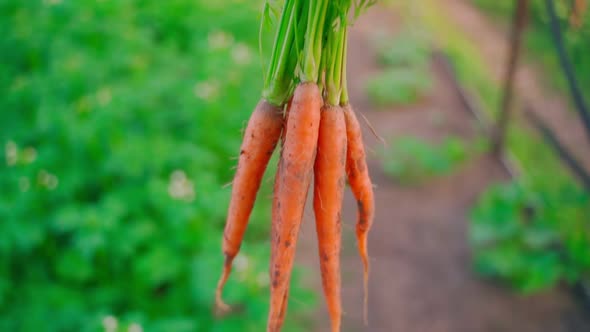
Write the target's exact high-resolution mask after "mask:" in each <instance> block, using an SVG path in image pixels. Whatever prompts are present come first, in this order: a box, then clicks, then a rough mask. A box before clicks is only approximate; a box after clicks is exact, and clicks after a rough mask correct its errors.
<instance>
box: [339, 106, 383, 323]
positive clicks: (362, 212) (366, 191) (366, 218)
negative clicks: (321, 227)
mask: <svg viewBox="0 0 590 332" xmlns="http://www.w3.org/2000/svg"><path fill="white" fill-rule="evenodd" d="M343 109H344V118H345V120H346V136H347V139H348V147H347V152H346V174H347V176H348V183H349V184H350V189H351V190H352V193H353V194H354V197H355V198H356V201H357V205H358V218H357V224H356V238H357V241H358V247H359V253H360V255H361V260H362V261H363V267H364V271H363V272H364V283H363V285H364V290H365V299H364V311H363V318H364V320H365V324H366V323H367V316H368V291H369V289H368V288H369V254H368V252H367V237H368V233H369V229H370V228H371V224H372V223H373V217H374V213H375V199H374V197H373V185H372V183H371V178H370V177H369V170H368V168H367V161H366V155H365V148H364V147H363V137H362V133H361V126H360V125H359V122H358V120H357V118H356V116H355V115H354V111H353V110H352V108H351V107H350V106H349V105H346V106H343Z"/></svg>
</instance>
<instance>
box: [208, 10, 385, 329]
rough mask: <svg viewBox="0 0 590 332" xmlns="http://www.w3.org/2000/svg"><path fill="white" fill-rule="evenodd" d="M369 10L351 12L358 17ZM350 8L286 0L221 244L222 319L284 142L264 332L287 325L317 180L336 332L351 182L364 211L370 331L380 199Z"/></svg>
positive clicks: (324, 267)
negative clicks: (356, 92) (353, 71)
mask: <svg viewBox="0 0 590 332" xmlns="http://www.w3.org/2000/svg"><path fill="white" fill-rule="evenodd" d="M373 2H374V1H367V0H359V1H357V2H356V3H354V7H355V10H354V12H355V15H354V16H358V15H359V13H361V11H362V10H363V9H364V8H366V7H368V6H369V5H371V4H372V3H373ZM351 7H353V1H352V0H286V2H285V4H284V7H283V10H282V14H281V18H280V21H279V26H278V28H277V34H276V37H275V40H274V46H273V50H272V55H271V61H270V63H269V65H268V70H267V73H266V76H265V85H264V91H263V93H262V100H261V101H260V102H259V104H258V106H257V107H256V109H255V110H254V112H253V114H252V116H251V118H250V121H249V122H248V126H247V128H246V131H245V133H244V141H243V143H242V147H241V149H240V157H239V160H238V168H237V171H236V174H235V177H234V181H233V187H232V196H231V201H230V206H229V211H228V217H227V221H226V226H225V231H224V235H223V245H222V246H223V253H224V255H225V263H224V268H223V273H222V276H221V278H220V280H219V283H218V286H217V291H216V306H217V309H218V310H220V311H227V310H228V309H229V307H228V306H227V305H226V304H225V303H224V302H223V301H222V296H221V294H222V291H223V288H224V285H225V283H226V281H227V278H228V277H229V274H230V271H231V267H232V261H233V259H234V257H235V256H236V255H237V253H238V251H239V248H240V245H241V242H242V239H243V236H244V232H245V230H246V226H247V223H248V219H249V217H250V213H251V211H252V208H253V206H254V201H255V199H256V194H257V191H258V189H259V187H260V181H261V179H262V176H263V174H264V171H265V170H266V167H267V164H268V161H269V159H270V156H271V155H272V153H273V151H274V149H275V148H276V145H277V143H278V141H279V140H280V141H281V151H280V159H279V165H278V169H277V173H276V177H275V183H274V193H273V205H272V226H271V261H270V281H271V287H270V310H269V315H268V325H267V331H273V332H274V331H280V330H281V327H282V325H283V322H284V318H285V314H286V309H287V302H288V294H289V283H290V278H291V270H292V268H293V262H294V258H295V248H296V244H297V239H298V235H299V228H300V225H301V220H302V218H303V211H304V207H305V202H306V200H307V194H308V191H309V187H310V185H311V182H312V179H313V180H314V188H313V208H314V214H315V218H316V231H317V236H318V242H319V243H318V248H319V257H320V270H321V277H322V285H323V289H324V295H325V298H326V302H327V307H328V312H329V314H330V320H331V325H332V331H340V321H341V316H342V309H341V296H340V288H341V282H340V248H341V209H342V199H343V195H344V189H345V183H346V180H348V183H349V185H350V188H351V190H352V192H353V194H354V196H355V197H356V200H357V202H358V219H357V226H356V237H357V240H358V247H359V252H360V254H361V258H362V262H363V267H364V287H365V302H364V303H365V311H364V317H365V321H366V316H367V310H366V308H367V287H368V273H369V260H368V253H367V235H368V232H369V229H370V227H371V223H372V221H373V215H374V199H373V189H372V184H371V180H370V178H369V173H368V168H367V165H366V161H365V158H366V156H365V151H364V146H363V142H362V136H361V131H360V126H359V123H358V121H357V118H356V116H355V114H354V111H353V110H352V107H351V106H350V105H349V101H348V92H347V87H346V47H347V29H348V25H349V23H350V22H349V11H350V9H351Z"/></svg>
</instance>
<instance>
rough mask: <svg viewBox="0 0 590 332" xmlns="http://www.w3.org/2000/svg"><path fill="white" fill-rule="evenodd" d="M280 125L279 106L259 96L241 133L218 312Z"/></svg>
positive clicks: (224, 239)
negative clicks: (242, 134)
mask: <svg viewBox="0 0 590 332" xmlns="http://www.w3.org/2000/svg"><path fill="white" fill-rule="evenodd" d="M282 126H283V117H282V113H281V108H280V107H278V106H274V105H272V104H270V103H268V102H267V101H264V100H261V101H260V102H259V103H258V105H257V106H256V109H255V110H254V112H253V113H252V116H251V117H250V120H249V121H248V126H247V127H246V131H245V133H244V140H243V142H242V146H241V148H240V157H239V160H238V168H237V171H236V175H235V176H234V181H233V187H232V194H231V200H230V204H229V210H228V214H227V220H226V224H225V230H224V232H223V245H222V246H223V253H224V255H225V262H224V266H223V273H222V275H221V278H220V279H219V282H218V284H217V290H216V292H215V302H216V305H217V310H219V311H221V312H224V311H227V310H228V309H229V307H228V306H227V304H225V303H224V302H223V300H222V298H221V294H222V291H223V287H224V286H225V283H226V281H227V278H228V277H229V274H230V272H231V266H232V261H233V259H234V257H235V256H236V255H237V254H238V252H239V250H240V246H241V244H242V239H243V237H244V232H245V231H246V226H247V225H248V219H249V218H250V213H251V212H252V208H253V206H254V202H255V200H256V193H257V192H258V188H259V187H260V182H261V180H262V176H263V175H264V171H265V170H266V166H267V164H268V161H269V159H270V157H271V155H272V153H273V151H274V149H275V147H276V144H277V141H278V139H279V137H280V135H281V129H282Z"/></svg>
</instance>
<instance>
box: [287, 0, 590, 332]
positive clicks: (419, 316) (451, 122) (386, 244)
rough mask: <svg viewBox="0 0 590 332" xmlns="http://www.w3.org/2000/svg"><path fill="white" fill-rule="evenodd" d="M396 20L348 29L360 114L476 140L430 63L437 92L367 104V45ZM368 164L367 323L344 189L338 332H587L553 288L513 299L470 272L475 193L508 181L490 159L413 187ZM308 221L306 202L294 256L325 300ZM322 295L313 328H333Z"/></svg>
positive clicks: (387, 130) (375, 19) (379, 123)
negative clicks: (390, 103)
mask: <svg viewBox="0 0 590 332" xmlns="http://www.w3.org/2000/svg"><path fill="white" fill-rule="evenodd" d="M395 22H396V17H395V15H394V14H393V13H391V12H390V11H388V10H387V9H384V8H382V7H375V8H372V9H371V10H369V11H368V12H367V14H366V15H364V16H362V18H361V19H360V21H358V22H357V24H356V25H355V26H354V28H353V29H352V31H351V33H350V38H351V41H350V45H351V49H350V50H349V52H350V53H349V77H351V79H349V82H350V84H351V86H350V89H351V100H352V102H353V104H354V105H355V106H356V109H357V111H358V112H360V113H362V114H364V115H365V116H366V117H367V118H368V120H369V121H370V122H371V123H372V124H373V126H374V127H375V129H376V130H377V132H379V133H380V134H381V135H382V136H384V137H385V138H386V139H391V138H395V137H398V136H403V135H415V136H420V137H424V138H426V139H432V140H437V139H440V138H442V137H445V136H447V135H450V134H452V135H458V136H461V137H465V138H471V137H475V136H476V135H477V134H478V133H477V131H476V129H475V128H476V125H475V121H474V120H473V119H472V118H471V117H470V115H469V114H468V113H467V112H466V111H465V110H464V108H463V107H462V106H461V103H460V101H459V99H458V97H457V96H456V94H455V92H454V91H453V90H452V88H451V84H450V83H449V81H448V80H446V79H445V76H444V75H443V73H442V71H441V68H440V67H439V66H438V65H437V64H435V63H433V64H432V72H433V76H434V80H435V86H434V89H433V91H432V93H431V94H430V95H429V96H428V97H427V98H425V99H424V100H423V101H421V102H420V103H418V104H417V105H413V106H411V107H397V108H395V109H391V110H375V109H373V108H372V106H371V105H370V103H369V102H368V100H367V97H366V94H365V92H364V86H365V83H366V80H367V78H368V77H370V76H371V75H372V74H374V73H375V72H378V71H379V68H378V67H377V66H376V65H375V61H374V58H375V54H374V53H373V51H372V49H373V48H372V45H371V44H370V42H369V41H370V40H371V38H372V37H373V36H374V35H375V33H376V32H387V33H388V34H389V35H394V34H395V31H396V29H397V27H396V25H395ZM352 78H353V79H352ZM364 129H365V130H366V132H365V133H364V134H365V136H364V137H365V142H366V143H367V144H368V146H369V147H370V148H371V149H373V150H378V149H379V148H380V143H379V141H378V140H376V139H375V138H374V136H372V134H371V133H370V131H369V130H368V129H367V127H366V126H365V128H364ZM369 167H370V170H371V174H372V177H373V182H374V183H375V185H376V189H375V193H376V209H377V215H376V220H375V225H374V228H373V230H372V232H371V234H370V245H369V250H370V254H371V257H372V271H371V285H370V291H369V293H370V298H369V302H370V303H369V312H370V314H369V326H368V327H365V326H363V324H362V302H363V301H362V267H361V263H360V259H359V257H358V254H357V251H356V242H355V237H354V223H355V216H356V204H355V202H354V199H353V198H352V196H351V195H350V193H349V192H347V195H346V197H345V202H344V213H343V227H344V228H343V253H342V266H343V271H342V278H343V302H344V303H343V306H344V311H345V315H344V317H343V331H380V332H381V331H383V332H385V331H387V332H391V331H400V332H424V331H428V332H488V331H489V332H492V331H493V332H499V331H502V332H512V331H514V332H538V331H552V332H554V331H564V332H565V331H568V332H572V331H590V322H584V319H583V318H582V317H583V316H582V315H581V313H580V312H579V311H578V309H577V307H576V306H575V305H574V304H573V303H572V301H571V300H570V298H569V296H567V295H566V294H565V293H563V292H560V291H551V292H547V293H545V294H540V295H536V296H532V297H519V296H517V295H514V294H513V293H510V292H509V291H507V290H505V289H503V288H500V287H497V286H494V285H492V284H490V283H489V282H487V281H484V280H480V279H479V278H478V277H477V276H476V275H474V273H473V272H472V271H471V269H470V256H469V255H470V253H469V251H470V249H469V245H468V243H467V239H466V232H467V226H468V221H467V218H466V214H467V213H468V210H469V208H470V206H471V205H472V204H473V202H474V201H475V200H476V199H477V195H478V194H479V193H481V192H482V191H483V190H485V188H486V187H487V186H488V185H490V184H491V183H493V182H497V181H501V180H502V179H504V178H505V175H504V173H503V171H502V169H501V167H500V166H499V165H497V164H496V163H495V162H493V161H491V160H489V159H487V158H486V157H481V158H478V159H476V160H472V161H471V162H470V163H468V164H466V165H464V166H463V167H462V168H461V169H459V170H458V171H457V172H455V174H453V175H451V176H448V177H445V178H439V179H435V180H432V181H429V182H427V183H425V184H423V185H420V186H412V187H408V186H402V185H400V184H398V183H395V182H394V181H392V180H390V179H389V178H388V177H386V176H385V175H384V174H383V172H382V170H381V168H380V166H379V163H378V161H377V159H376V157H375V156H374V155H373V156H372V157H371V159H370V160H369ZM313 223H314V220H313V212H312V211H311V204H309V203H308V209H307V212H306V216H305V220H304V224H303V227H302V232H301V238H300V244H299V245H298V247H299V249H298V254H297V255H298V257H297V260H298V263H299V264H300V265H303V266H306V267H307V268H308V269H309V270H310V271H311V273H309V275H308V281H309V282H310V283H312V285H313V286H314V287H315V289H317V291H318V294H321V284H320V273H319V266H318V258H317V257H318V255H317V244H316V241H317V239H316V235H315V228H314V224H313ZM319 299H320V312H319V314H318V318H317V322H318V329H317V331H329V325H328V324H329V321H328V315H327V313H326V309H325V304H324V301H323V298H322V297H321V295H319ZM586 324H587V325H586Z"/></svg>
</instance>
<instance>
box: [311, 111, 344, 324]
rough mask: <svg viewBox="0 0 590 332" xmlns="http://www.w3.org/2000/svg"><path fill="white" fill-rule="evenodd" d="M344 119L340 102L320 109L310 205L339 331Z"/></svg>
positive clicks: (325, 284) (332, 314)
mask: <svg viewBox="0 0 590 332" xmlns="http://www.w3.org/2000/svg"><path fill="white" fill-rule="evenodd" d="M345 165H346V123H345V121H344V114H343V113H342V109H341V108H340V107H339V106H324V107H323V108H322V111H321V120H320V129H319V137H318V155H317V157H316V160H315V165H314V199H313V207H314V212H315V218H316V231H317V235H318V249H319V256H320V270H321V272H322V286H323V289H324V296H325V297H326V302H327V305H328V312H329V313H330V320H331V323H332V331H340V321H341V316H342V305H341V296H340V247H341V233H342V232H341V209H342V198H343V196H344V186H345V181H346V172H345Z"/></svg>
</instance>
